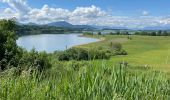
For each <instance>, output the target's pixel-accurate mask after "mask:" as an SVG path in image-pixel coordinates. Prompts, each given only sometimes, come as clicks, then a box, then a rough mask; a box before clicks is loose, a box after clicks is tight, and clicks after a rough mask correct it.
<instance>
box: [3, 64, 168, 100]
mask: <svg viewBox="0 0 170 100" xmlns="http://www.w3.org/2000/svg"><path fill="white" fill-rule="evenodd" d="M65 67H66V68H67V67H68V68H67V69H66V70H64V71H61V72H57V71H55V70H54V69H53V71H51V73H49V74H48V75H44V74H47V73H45V72H44V73H42V74H39V75H38V76H37V74H33V76H29V77H22V76H20V77H2V78H1V79H0V99H2V100H30V99H32V100H104V99H106V100H112V99H113V100H114V99H115V100H138V99H140V100H141V99H142V100H150V99H152V100H156V99H159V100H166V99H167V100H168V99H169V98H170V80H169V79H168V78H167V77H166V75H165V74H163V73H161V72H156V71H143V72H141V71H139V72H138V71H132V70H129V68H130V67H129V68H128V67H125V66H112V64H108V63H105V62H104V61H103V62H101V63H100V64H96V63H93V62H92V63H91V64H87V65H86V66H84V67H82V68H81V69H79V71H75V70H74V69H73V68H72V66H70V65H68V66H65ZM69 68H70V69H69ZM54 72H56V73H55V74H54Z"/></svg>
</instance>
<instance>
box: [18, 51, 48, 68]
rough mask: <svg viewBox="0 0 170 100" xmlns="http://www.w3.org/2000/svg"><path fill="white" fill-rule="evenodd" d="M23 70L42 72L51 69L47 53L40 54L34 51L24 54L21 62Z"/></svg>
mask: <svg viewBox="0 0 170 100" xmlns="http://www.w3.org/2000/svg"><path fill="white" fill-rule="evenodd" d="M19 62H20V63H19V67H20V69H21V70H26V71H27V70H38V71H42V70H44V69H47V68H49V67H51V64H50V62H49V58H48V55H47V54H46V53H45V52H41V53H38V52H37V51H35V50H34V49H33V50H32V51H30V52H26V51H25V52H24V54H23V56H22V58H21V59H20V61H19Z"/></svg>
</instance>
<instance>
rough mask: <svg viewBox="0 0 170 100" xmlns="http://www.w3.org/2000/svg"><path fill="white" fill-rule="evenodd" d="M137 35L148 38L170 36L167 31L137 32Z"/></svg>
mask: <svg viewBox="0 0 170 100" xmlns="http://www.w3.org/2000/svg"><path fill="white" fill-rule="evenodd" d="M135 35H148V36H170V32H167V31H161V30H159V31H151V32H149V31H140V32H135Z"/></svg>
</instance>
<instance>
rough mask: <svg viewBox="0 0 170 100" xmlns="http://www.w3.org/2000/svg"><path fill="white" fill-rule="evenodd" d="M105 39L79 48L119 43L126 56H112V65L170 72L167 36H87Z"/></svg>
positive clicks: (169, 45)
mask: <svg viewBox="0 0 170 100" xmlns="http://www.w3.org/2000/svg"><path fill="white" fill-rule="evenodd" d="M88 37H94V38H102V39H105V40H103V41H101V42H97V43H92V44H87V45H83V46H81V47H88V48H90V47H94V46H108V44H109V43H110V42H111V41H113V42H118V43H121V44H122V46H123V49H124V50H126V51H127V53H128V55H123V56H113V57H112V58H111V59H110V61H111V62H113V63H114V64H118V63H119V62H123V61H124V62H128V64H129V65H130V66H136V67H142V66H143V67H145V66H148V67H151V68H153V69H156V70H161V71H164V72H170V37H169V36H135V35H133V36H131V37H132V40H129V39H128V38H127V37H128V36H116V35H104V36H102V35H101V36H88Z"/></svg>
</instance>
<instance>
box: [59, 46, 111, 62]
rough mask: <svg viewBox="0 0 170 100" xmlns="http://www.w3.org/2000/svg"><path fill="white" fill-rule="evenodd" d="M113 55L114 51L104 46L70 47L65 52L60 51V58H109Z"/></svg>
mask: <svg viewBox="0 0 170 100" xmlns="http://www.w3.org/2000/svg"><path fill="white" fill-rule="evenodd" d="M111 55H112V51H110V50H107V49H104V48H92V49H84V48H70V49H68V50H66V51H64V52H60V53H59V54H58V55H57V56H58V60H60V61H62V60H66V61H69V60H92V59H109V58H110V57H111Z"/></svg>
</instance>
